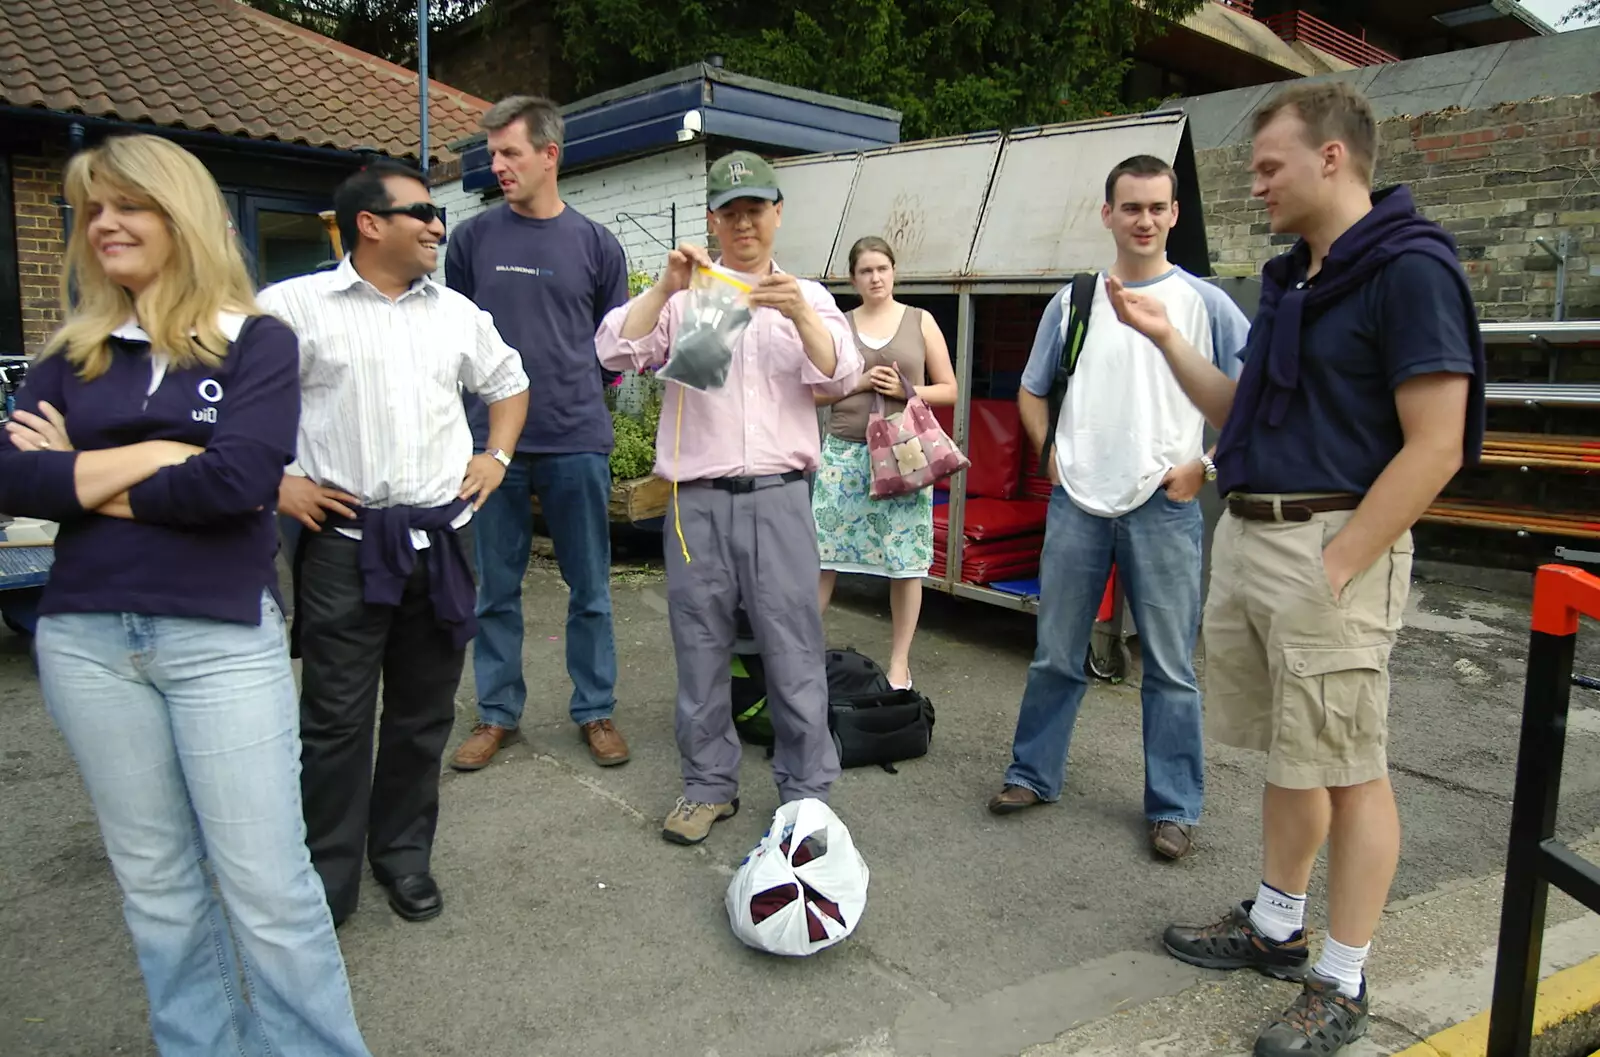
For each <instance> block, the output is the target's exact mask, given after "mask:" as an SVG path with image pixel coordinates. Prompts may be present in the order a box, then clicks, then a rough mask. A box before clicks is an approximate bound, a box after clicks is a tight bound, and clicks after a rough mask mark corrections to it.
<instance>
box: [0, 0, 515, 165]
mask: <svg viewBox="0 0 1600 1057" xmlns="http://www.w3.org/2000/svg"><path fill="white" fill-rule="evenodd" d="M428 101H429V106H428V113H429V122H428V126H429V127H428V141H429V147H430V151H429V152H430V153H431V154H433V155H434V157H436V158H441V159H447V158H449V157H451V155H450V153H449V151H448V150H447V149H446V148H445V144H446V143H450V142H452V141H455V140H460V139H462V138H464V137H467V136H470V135H472V134H473V133H474V132H476V131H477V130H478V117H479V115H481V114H482V113H483V111H484V110H486V109H487V108H488V106H489V104H488V103H487V102H486V101H484V100H482V99H479V98H477V97H476V96H471V95H467V94H466V93H465V92H459V91H456V90H455V89H453V88H450V87H448V86H446V85H442V84H440V83H439V82H438V81H433V80H430V81H429V83H428ZM0 102H3V103H7V104H10V105H12V106H24V107H40V108H44V109H48V110H56V111H66V112H72V113H82V114H88V115H91V116H95V117H108V118H117V119H120V120H123V121H137V122H144V123H150V124H156V125H167V126H177V127H180V128H186V129H199V130H215V131H217V132H222V133H227V134H229V135H238V136H248V137H250V138H252V139H261V140H273V139H276V140H283V141H287V142H291V143H305V144H310V145H312V146H319V147H338V148H344V149H349V148H352V147H357V146H365V147H372V148H374V149H376V150H379V151H382V152H384V153H386V154H389V155H392V156H395V157H401V156H405V155H410V156H411V157H415V156H416V154H417V149H418V140H419V138H420V137H419V130H418V128H417V75H416V73H415V72H413V71H411V70H407V69H405V68H403V67H400V66H396V65H394V64H393V63H389V62H385V61H383V60H382V59H379V58H376V57H374V56H372V55H368V54H366V53H364V52H360V51H357V50H355V49H354V48H350V47H346V46H345V45H343V44H339V43H337V42H335V41H332V40H329V39H328V38H326V37H322V36H319V35H317V34H315V33H312V32H309V31H307V30H303V29H301V28H299V27H298V26H292V25H289V24H288V23H286V22H283V21H280V20H279V19H276V18H272V17H271V16H269V15H265V14H263V13H261V12H259V11H256V10H254V9H253V8H249V7H246V6H244V5H243V4H240V3H236V2H235V0H0Z"/></svg>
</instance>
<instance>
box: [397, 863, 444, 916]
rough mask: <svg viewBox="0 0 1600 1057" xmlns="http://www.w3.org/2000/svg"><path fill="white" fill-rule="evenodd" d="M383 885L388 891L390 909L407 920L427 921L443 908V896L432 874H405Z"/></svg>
mask: <svg viewBox="0 0 1600 1057" xmlns="http://www.w3.org/2000/svg"><path fill="white" fill-rule="evenodd" d="M383 887H384V888H385V889H387V890H388V892H389V907H390V909H392V910H393V911H394V912H395V913H396V914H399V915H400V916H401V917H403V918H405V919H406V920H407V921H427V920H428V919H429V918H436V917H438V916H439V913H440V912H441V911H443V910H444V896H442V895H440V894H439V886H438V885H436V884H434V882H433V875H432V874H425V873H412V874H406V875H405V876H404V877H396V878H395V879H394V880H393V881H390V882H389V883H388V884H386V885H384V886H383Z"/></svg>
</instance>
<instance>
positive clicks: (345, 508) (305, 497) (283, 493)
mask: <svg viewBox="0 0 1600 1057" xmlns="http://www.w3.org/2000/svg"><path fill="white" fill-rule="evenodd" d="M360 505H361V500H359V499H357V498H356V497H355V496H353V495H351V494H350V493H349V492H341V491H339V490H338V489H337V488H324V487H322V486H321V485H319V484H317V482H315V481H313V480H312V479H311V478H309V477H297V476H295V475H294V474H284V475H283V480H282V481H280V482H279V483H278V512H279V513H281V514H287V515H289V516H290V517H292V518H294V519H295V520H296V521H298V522H300V524H302V525H304V526H305V527H306V528H308V529H310V530H311V531H312V532H321V531H322V523H323V522H324V521H326V520H328V512H329V511H332V512H333V513H335V514H338V515H339V516H341V517H347V518H351V519H352V520H353V519H354V518H355V516H356V512H355V510H353V509H352V508H353V507H357V506H360Z"/></svg>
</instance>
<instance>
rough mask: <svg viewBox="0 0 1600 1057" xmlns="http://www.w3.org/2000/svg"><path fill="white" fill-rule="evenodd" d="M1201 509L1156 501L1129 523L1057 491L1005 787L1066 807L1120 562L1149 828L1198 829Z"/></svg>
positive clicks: (1163, 496) (1160, 497)
mask: <svg viewBox="0 0 1600 1057" xmlns="http://www.w3.org/2000/svg"><path fill="white" fill-rule="evenodd" d="M1202 528H1203V525H1202V521H1201V515H1200V503H1199V501H1198V500H1194V501H1191V502H1188V503H1177V502H1174V501H1173V500H1171V499H1168V498H1167V493H1166V491H1165V490H1158V491H1157V492H1156V494H1155V495H1154V496H1153V497H1151V498H1150V500H1149V501H1148V502H1146V503H1145V504H1144V505H1143V506H1141V507H1139V508H1138V509H1136V510H1133V511H1130V512H1129V513H1127V514H1124V515H1122V516H1121V517H1116V518H1103V517H1097V516H1095V515H1093V514H1088V513H1085V512H1084V511H1083V510H1081V509H1079V508H1078V506H1077V505H1076V504H1075V503H1073V502H1072V500H1071V499H1068V498H1067V493H1066V492H1065V491H1063V490H1062V489H1061V488H1059V487H1057V488H1056V489H1055V491H1054V493H1053V494H1052V495H1051V497H1050V519H1049V523H1048V524H1047V526H1046V528H1045V540H1044V554H1043V556H1042V558H1041V562H1040V580H1041V584H1040V594H1039V623H1038V638H1039V642H1038V647H1037V648H1036V649H1035V651H1034V656H1033V664H1032V665H1030V666H1029V668H1028V687H1027V689H1026V690H1025V691H1024V692H1023V695H1022V710H1021V714H1020V715H1018V716H1017V732H1016V737H1015V739H1014V740H1013V742H1012V749H1011V753H1012V762H1011V767H1010V769H1008V770H1007V771H1006V777H1005V782H1006V784H1007V785H1017V786H1023V787H1025V788H1028V789H1031V790H1033V791H1034V792H1035V793H1037V794H1038V795H1039V797H1040V798H1041V799H1043V800H1058V799H1060V797H1061V787H1062V785H1063V784H1065V780H1066V779H1065V772H1066V766H1067V749H1068V747H1069V746H1070V745H1071V742H1072V728H1073V725H1074V724H1075V723H1076V722H1077V719H1078V708H1079V706H1080V705H1081V704H1082V703H1083V695H1084V693H1085V691H1087V689H1088V686H1089V677H1088V674H1087V673H1086V672H1085V670H1084V658H1085V657H1086V656H1087V655H1088V652H1089V638H1090V635H1091V634H1092V632H1093V629H1094V618H1095V613H1096V611H1097V610H1098V609H1099V608H1100V599H1101V596H1102V595H1104V593H1105V587H1106V577H1107V576H1108V575H1109V574H1110V571H1111V565H1112V563H1113V562H1115V563H1116V565H1117V570H1118V575H1119V576H1120V577H1121V579H1122V582H1123V585H1124V587H1125V589H1126V594H1127V599H1128V605H1129V608H1130V611H1131V613H1132V616H1133V621H1134V626H1135V627H1136V628H1137V629H1138V633H1139V649H1140V654H1141V656H1142V657H1143V660H1144V686H1143V688H1142V691H1141V694H1140V697H1141V699H1142V701H1143V705H1144V810H1145V816H1146V817H1147V818H1148V819H1149V820H1150V821H1151V822H1158V821H1164V820H1169V821H1173V822H1182V823H1185V824H1188V825H1194V824H1195V823H1197V822H1199V821H1200V807H1201V802H1202V800H1203V799H1204V795H1205V776H1204V767H1205V752H1204V745H1203V741H1202V738H1203V733H1202V725H1201V714H1200V690H1199V687H1198V686H1197V685H1196V682H1195V675H1194V647H1195V639H1196V638H1197V636H1198V634H1199V630H1200V541H1201V532H1202Z"/></svg>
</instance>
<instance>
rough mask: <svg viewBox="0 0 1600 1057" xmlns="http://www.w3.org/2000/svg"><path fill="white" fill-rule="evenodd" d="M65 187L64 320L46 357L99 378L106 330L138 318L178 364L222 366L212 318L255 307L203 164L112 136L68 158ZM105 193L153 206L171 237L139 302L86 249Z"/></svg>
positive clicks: (178, 152) (170, 148)
mask: <svg viewBox="0 0 1600 1057" xmlns="http://www.w3.org/2000/svg"><path fill="white" fill-rule="evenodd" d="M65 182H66V196H67V202H68V204H69V205H71V207H72V211H73V215H74V217H75V219H76V223H74V224H73V226H72V236H71V238H70V239H68V241H67V254H66V263H67V266H66V268H65V269H64V273H63V276H62V280H61V303H62V305H63V306H66V307H67V322H66V323H65V324H64V325H63V326H62V327H61V329H60V330H58V331H56V333H55V335H54V336H53V337H52V338H51V339H50V342H49V344H48V345H47V346H46V347H45V350H44V355H46V356H49V355H51V354H53V353H57V352H64V353H65V354H66V357H67V359H68V360H69V361H70V362H71V363H72V364H73V366H74V367H76V368H77V372H78V374H79V376H80V377H82V378H84V379H85V380H89V379H94V378H98V377H99V376H100V375H102V374H104V373H105V372H106V370H107V368H109V367H110V366H111V347H110V345H109V344H108V342H109V339H110V337H111V332H112V331H114V330H116V329H117V328H118V327H120V326H122V325H123V324H124V323H126V322H127V321H128V319H129V317H136V318H137V319H138V321H139V326H140V327H142V328H143V329H144V331H145V333H147V334H149V335H150V341H151V347H152V348H156V349H160V350H162V351H164V352H166V353H167V354H168V355H169V356H170V357H171V358H172V362H173V364H174V366H177V367H193V366H196V365H199V364H203V365H205V366H207V367H215V366H216V365H217V364H219V363H221V362H222V358H223V356H225V355H226V354H227V351H228V338H227V336H226V335H224V334H223V332H222V329H221V327H220V325H219V323H218V319H217V315H218V313H220V312H237V313H242V314H244V315H260V314H261V309H260V308H259V307H258V306H257V305H256V299H255V287H254V285H253V284H252V283H251V281H250V273H249V272H248V271H247V270H246V269H245V264H244V255H243V254H242V253H241V252H240V250H239V241H238V239H237V237H236V236H235V235H234V233H233V225H232V223H231V221H230V216H229V213H228V206H227V203H226V202H225V201H224V200H223V198H222V192H221V191H220V190H219V189H218V188H217V183H216V181H215V180H213V179H212V178H211V174H210V173H209V172H207V171H206V168H205V166H204V165H202V164H201V163H200V159H198V158H196V157H195V156H194V155H193V154H190V153H189V152H188V151H186V150H184V149H183V148H182V147H180V146H178V145H177V144H175V143H172V142H170V141H168V140H164V139H162V138H160V137H159V136H145V135H134V136H114V137H111V138H109V139H107V140H106V141H105V142H103V143H101V144H100V145H99V146H97V147H94V148H92V149H90V150H86V151H83V152H82V153H80V154H78V155H76V156H74V157H73V159H72V160H71V161H70V162H69V163H68V164H67V172H66V181H65ZM108 195H124V196H126V197H128V198H130V199H132V200H133V201H135V202H138V203H140V204H143V205H146V206H150V207H153V208H154V209H155V210H156V211H157V212H158V213H160V214H161V217H162V219H163V220H165V221H166V224H167V232H168V234H169V235H170V236H171V238H172V253H171V255H170V256H169V257H168V258H167V261H166V263H165V264H164V265H163V266H162V268H161V273H160V274H159V275H158V276H156V278H155V280H154V281H153V282H151V283H150V285H149V286H147V287H146V288H145V289H144V291H143V292H141V293H140V294H139V296H138V297H137V298H135V297H134V296H133V295H132V294H130V293H129V292H128V291H127V290H126V289H124V288H123V287H121V286H118V285H117V284H116V283H115V282H113V281H112V280H111V278H110V277H109V276H107V275H106V273H105V270H104V269H103V268H102V267H101V266H100V262H99V260H97V259H96V257H95V253H94V250H93V249H92V248H90V246H89V225H90V223H91V221H92V218H91V216H90V215H89V206H90V203H91V201H92V200H93V199H95V198H97V197H99V198H104V197H106V196H108ZM74 299H76V303H75V304H74Z"/></svg>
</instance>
